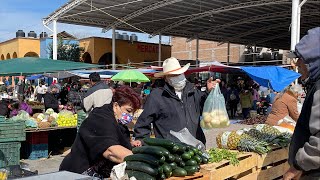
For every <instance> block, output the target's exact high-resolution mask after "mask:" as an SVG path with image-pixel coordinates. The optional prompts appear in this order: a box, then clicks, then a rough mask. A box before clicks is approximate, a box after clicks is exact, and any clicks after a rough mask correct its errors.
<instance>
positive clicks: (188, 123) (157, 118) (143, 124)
mask: <svg viewBox="0 0 320 180" xmlns="http://www.w3.org/2000/svg"><path fill="white" fill-rule="evenodd" d="M189 66H190V63H188V64H187V65H185V66H184V67H181V65H180V63H179V61H178V60H177V59H176V58H174V57H171V58H168V59H166V60H165V61H164V62H163V72H160V73H156V74H154V76H155V77H163V78H164V79H165V84H164V87H163V88H162V87H160V88H154V89H153V90H152V91H151V94H150V95H149V96H148V98H147V100H146V103H145V105H144V111H143V112H142V114H141V115H140V117H139V118H138V120H137V123H136V124H135V127H134V137H135V138H136V139H138V140H139V139H142V138H144V137H147V136H150V132H151V124H153V129H154V133H155V136H156V137H157V138H169V137H170V136H171V134H170V130H172V131H176V132H177V131H180V130H182V129H183V128H187V129H188V130H189V132H190V133H191V134H192V135H193V136H194V137H195V138H197V139H198V140H200V141H202V143H203V144H206V139H205V136H204V133H203V131H202V128H201V127H200V115H201V113H202V109H203V105H204V102H205V100H206V98H207V95H208V92H209V91H211V90H212V89H213V88H214V87H215V85H216V83H217V82H220V80H216V81H213V79H212V78H210V79H209V80H208V81H207V92H202V91H200V90H198V89H197V88H195V87H194V85H193V84H192V83H190V82H188V81H187V79H186V77H185V75H184V73H185V72H186V71H187V70H188V68H189Z"/></svg>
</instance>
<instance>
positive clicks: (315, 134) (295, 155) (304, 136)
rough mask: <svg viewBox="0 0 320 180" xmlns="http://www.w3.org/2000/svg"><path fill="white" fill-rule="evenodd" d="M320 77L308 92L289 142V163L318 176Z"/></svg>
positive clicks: (319, 168)
mask: <svg viewBox="0 0 320 180" xmlns="http://www.w3.org/2000/svg"><path fill="white" fill-rule="evenodd" d="M319 145H320V79H319V80H318V81H317V82H316V83H315V85H314V86H313V88H312V89H311V90H310V91H309V92H308V94H307V97H306V99H305V101H304V103H303V107H302V110H301V113H300V117H299V119H298V121H297V125H296V127H295V131H294V134H293V137H292V140H291V143H290V151H289V160H288V161H289V164H290V165H291V166H294V167H295V168H296V169H299V170H302V171H303V172H304V174H305V175H310V176H314V177H320V148H319Z"/></svg>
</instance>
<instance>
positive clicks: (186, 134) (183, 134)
mask: <svg viewBox="0 0 320 180" xmlns="http://www.w3.org/2000/svg"><path fill="white" fill-rule="evenodd" d="M170 134H171V135H172V136H173V137H175V138H177V139H178V140H179V141H180V142H182V143H185V144H188V145H190V146H193V147H196V148H197V149H199V150H201V152H202V153H203V154H202V155H203V156H205V157H207V158H209V155H208V153H207V152H206V147H205V145H204V144H203V143H202V142H201V141H199V140H198V139H196V138H195V137H194V136H192V134H191V133H190V131H189V130H188V129H187V128H183V129H181V130H180V131H179V132H175V131H172V130H170ZM169 139H170V138H169Z"/></svg>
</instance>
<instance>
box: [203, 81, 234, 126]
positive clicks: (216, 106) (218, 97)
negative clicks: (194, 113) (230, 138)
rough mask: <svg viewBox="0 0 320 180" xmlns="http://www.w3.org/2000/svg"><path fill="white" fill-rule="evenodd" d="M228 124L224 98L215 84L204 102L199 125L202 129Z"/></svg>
mask: <svg viewBox="0 0 320 180" xmlns="http://www.w3.org/2000/svg"><path fill="white" fill-rule="evenodd" d="M229 124H230V122H229V117H228V113H227V109H226V104H225V99H224V97H223V94H222V93H221V91H220V88H219V84H217V85H216V88H215V89H214V90H212V91H211V92H210V94H209V96H208V97H207V99H206V101H205V103H204V107H203V113H202V120H201V122H200V125H201V127H202V128H204V129H212V128H221V127H226V126H229Z"/></svg>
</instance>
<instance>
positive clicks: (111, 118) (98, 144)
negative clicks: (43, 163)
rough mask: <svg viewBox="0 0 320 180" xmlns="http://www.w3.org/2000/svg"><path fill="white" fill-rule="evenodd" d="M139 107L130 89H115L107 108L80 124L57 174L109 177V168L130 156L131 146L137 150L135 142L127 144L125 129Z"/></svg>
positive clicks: (139, 104) (135, 95)
mask: <svg viewBox="0 0 320 180" xmlns="http://www.w3.org/2000/svg"><path fill="white" fill-rule="evenodd" d="M140 106H141V99H140V96H139V94H137V93H136V92H135V91H134V90H133V89H131V88H130V87H128V86H121V87H120V88H117V89H116V90H115V92H114V95H113V98H112V102H111V103H110V104H106V105H104V106H102V107H98V108H95V109H93V111H91V112H90V114H89V116H88V118H87V119H85V120H84V121H83V123H82V124H81V126H80V128H79V132H78V134H77V137H76V139H75V142H74V143H73V145H72V148H71V152H70V153H69V154H68V155H67V156H66V157H65V159H64V160H63V161H62V163H61V165H60V170H66V171H71V172H75V173H79V174H86V175H90V176H95V177H99V178H107V177H109V176H110V172H111V169H112V167H113V166H114V165H116V164H119V163H122V162H123V161H124V158H125V157H126V156H128V155H131V154H132V151H131V148H132V146H141V144H139V143H138V142H130V132H129V129H128V127H127V126H126V124H128V123H129V122H131V121H132V119H133V113H134V112H135V111H136V110H137V109H139V108H140Z"/></svg>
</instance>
